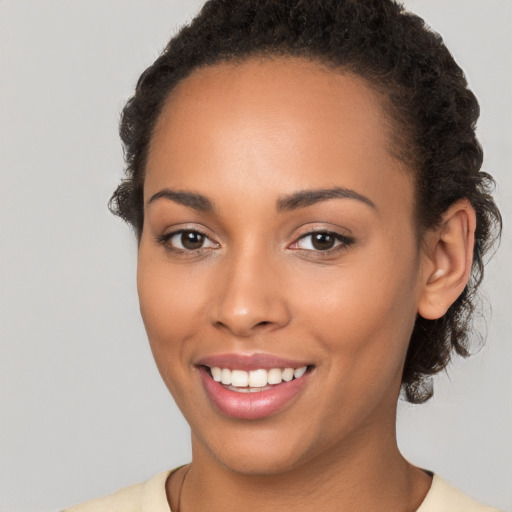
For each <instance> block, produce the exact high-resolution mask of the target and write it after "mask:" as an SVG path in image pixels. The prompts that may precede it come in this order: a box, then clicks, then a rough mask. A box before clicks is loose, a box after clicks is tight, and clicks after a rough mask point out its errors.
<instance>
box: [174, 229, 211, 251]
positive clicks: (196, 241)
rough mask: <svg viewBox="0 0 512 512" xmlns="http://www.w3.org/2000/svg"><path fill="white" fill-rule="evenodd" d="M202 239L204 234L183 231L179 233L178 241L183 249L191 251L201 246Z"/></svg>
mask: <svg viewBox="0 0 512 512" xmlns="http://www.w3.org/2000/svg"><path fill="white" fill-rule="evenodd" d="M204 239H205V236H204V235H202V234H201V233H198V232H197V231H183V232H182V233H181V239H180V242H181V245H182V246H183V247H184V248H185V249H188V250H189V251H193V250H196V249H200V248H201V247H202V246H203V244H204Z"/></svg>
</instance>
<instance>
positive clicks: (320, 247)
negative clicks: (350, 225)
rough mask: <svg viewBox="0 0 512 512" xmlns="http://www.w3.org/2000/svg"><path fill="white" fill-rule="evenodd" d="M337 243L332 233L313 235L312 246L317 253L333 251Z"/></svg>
mask: <svg viewBox="0 0 512 512" xmlns="http://www.w3.org/2000/svg"><path fill="white" fill-rule="evenodd" d="M335 243H336V238H335V237H334V236H333V235H331V234H330V233H314V234H313V235H311V245H312V246H313V247H314V248H315V249H316V250H317V251H327V250H328V249H332V248H333V247H334V244H335Z"/></svg>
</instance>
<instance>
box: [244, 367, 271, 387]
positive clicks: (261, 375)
mask: <svg viewBox="0 0 512 512" xmlns="http://www.w3.org/2000/svg"><path fill="white" fill-rule="evenodd" d="M267 383H268V381H267V370H253V371H252V372H249V387H251V388H263V387H265V386H266V385H267Z"/></svg>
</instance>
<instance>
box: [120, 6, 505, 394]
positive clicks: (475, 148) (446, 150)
mask: <svg viewBox="0 0 512 512" xmlns="http://www.w3.org/2000/svg"><path fill="white" fill-rule="evenodd" d="M253 56H258V57H268V58H272V57H276V56H285V57H286V56H291V57H301V58H305V59H308V60H311V61H314V62H318V63H320V64H322V65H327V66H329V67H330V68H331V69H333V72H336V70H342V71H349V72H352V73H355V74H357V75H358V76H360V77H361V78H363V79H364V80H365V81H366V82H367V83H368V84H369V85H370V86H371V87H372V88H374V89H375V90H377V91H379V92H380V93H381V96H382V97H383V98H384V99H385V101H384V103H385V104H386V105H387V112H388V115H389V117H390V120H392V121H393V123H394V127H395V129H394V130H393V133H394V139H395V140H394V141H393V142H394V143H395V147H397V148H398V153H399V155H398V156H399V157H400V158H401V159H402V160H403V161H405V162H406V163H407V166H408V168H410V169H411V172H412V173H413V176H414V177H415V182H416V195H417V200H416V221H417V225H418V228H419V233H421V232H423V231H422V230H427V229H431V228H433V227H435V226H436V225H438V224H439V222H440V221H441V218H442V214H443V212H445V211H446V209H447V208H448V207H449V206H450V205H452V204H453V203H454V202H456V201H457V200H459V199H462V198H466V199H468V200H469V201H470V203H471V205H472V206H473V208H474V209H475V212H476V217H477V227H476V241H475V247H474V258H473V267H472V274H471V278H470V281H469V283H468V285H467V286H466V288H465V289H464V291H463V293H462V294H461V295H460V296H459V298H458V299H457V300H456V301H455V302H454V303H453V304H452V306H451V307H450V308H449V309H448V311H447V313H446V314H445V315H444V316H443V317H442V318H440V319H438V320H427V319H424V318H422V317H420V316H419V315H418V317H417V319H416V324H415V327H414V330H413V333H412V336H411V340H410V344H409V349H408V353H407V357H406V361H405V366H404V371H403V376H402V389H403V392H404V395H405V397H406V399H407V400H409V401H410V402H413V403H421V402H424V401H426V400H427V399H428V398H430V397H431V396H432V394H433V386H432V378H431V376H432V375H434V374H436V373H438V372H439V371H441V370H442V369H444V368H445V367H446V366H447V364H448V362H449V361H450V358H451V355H452V353H453V352H455V353H457V354H459V355H462V356H467V355H469V350H468V345H469V334H470V332H471V317H472V314H473V312H474V309H475V303H476V295H475V292H476V290H477V288H478V286H479V284H480V282H481V280H482V277H483V271H484V260H483V257H484V255H485V253H486V252H488V250H489V249H490V248H491V247H492V246H493V245H494V243H495V242H496V241H497V240H499V237H500V234H501V216H500V213H499V210H498V208H497V206H496V204H495V203H494V201H493V199H492V197H491V191H492V189H493V186H494V181H493V179H492V178H491V176H489V175H488V174H487V173H485V172H482V171H481V170H480V168H481V165H482V160H483V153H482V149H481V147H480V144H479V143H478V141H477V139H476V136H475V125H476V121H477V119H478V116H479V106H478V102H477V100H476V98H475V96H474V95H473V93H472V92H471V91H470V90H469V89H468V86H467V82H466V79H465V76H464V73H463V71H462V70H461V69H460V67H459V66H458V65H457V64H456V62H455V61H454V59H453V57H452V55H451V54H450V52H449V51H448V50H447V48H446V47H445V45H444V43H443V41H442V39H441V37H440V36H439V35H438V34H436V33H435V32H433V31H432V30H430V29H429V28H428V27H426V25H425V23H424V21H423V20H422V19H421V18H419V17H418V16H416V15H414V14H412V13H409V12H407V11H405V10H404V8H403V7H402V6H401V5H400V4H398V3H396V2H395V1H393V0H210V1H208V2H206V4H205V5H204V7H203V8H202V10H201V12H200V13H199V14H198V16H197V17H196V18H195V19H194V20H193V21H192V22H191V23H190V24H189V25H188V26H185V27H183V28H182V29H181V30H180V31H179V32H178V34H177V35H176V36H175V37H173V38H172V39H171V41H170V42H169V44H168V45H167V47H166V48H165V49H164V51H163V52H162V54H161V55H160V56H159V57H158V58H157V60H156V61H155V62H154V63H153V64H152V65H151V66H150V67H149V68H147V69H146V70H145V71H144V73H143V74H142V75H141V77H140V78H139V81H138V83H137V87H136V91H135V94H134V96H133V97H132V98H131V99H130V100H129V101H128V102H127V104H126V106H125V108H124V110H123V112H122V117H121V123H120V135H121V139H122V142H123V144H124V149H125V159H126V169H125V179H124V180H123V181H122V183H121V184H120V185H119V187H118V188H117V190H116V191H115V192H114V194H113V196H112V198H111V202H110V208H111V210H112V212H113V213H115V214H116V215H118V216H120V217H121V218H122V219H124V220H125V221H127V222H128V223H129V224H131V225H132V226H133V228H134V230H135V232H136V234H137V237H138V239H139V240H140V236H141V233H142V227H143V220H144V209H143V187H144V173H145V163H146V159H147V155H148V148H149V144H150V141H151V137H152V133H153V130H154V127H155V123H156V121H157V119H158V116H159V114H160V112H161V110H162V107H163V105H164V103H165V102H166V99H167V98H168V96H169V94H170V92H171V91H172V90H173V88H174V87H175V86H176V84H178V82H180V81H181V80H183V79H184V78H185V77H187V76H188V75H189V74H190V73H191V72H192V71H193V70H195V69H197V68H199V67H202V66H208V65H214V64H216V63H220V62H225V61H231V62H237V61H238V62H241V61H243V60H245V59H248V58H250V57H253Z"/></svg>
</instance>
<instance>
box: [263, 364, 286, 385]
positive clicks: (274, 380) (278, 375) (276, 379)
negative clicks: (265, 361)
mask: <svg viewBox="0 0 512 512" xmlns="http://www.w3.org/2000/svg"><path fill="white" fill-rule="evenodd" d="M282 380H283V372H282V371H281V370H280V369H279V368H272V370H269V371H268V372H267V381H268V383H269V384H281V381H282Z"/></svg>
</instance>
